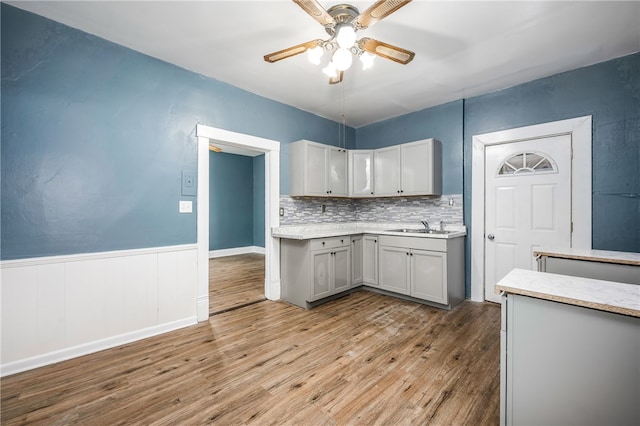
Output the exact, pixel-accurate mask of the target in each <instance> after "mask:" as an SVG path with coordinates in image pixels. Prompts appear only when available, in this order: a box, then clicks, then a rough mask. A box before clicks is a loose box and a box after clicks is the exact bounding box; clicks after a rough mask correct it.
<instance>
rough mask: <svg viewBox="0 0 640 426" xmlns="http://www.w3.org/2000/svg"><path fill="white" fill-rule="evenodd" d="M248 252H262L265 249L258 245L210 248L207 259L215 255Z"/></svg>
mask: <svg viewBox="0 0 640 426" xmlns="http://www.w3.org/2000/svg"><path fill="white" fill-rule="evenodd" d="M248 253H257V254H264V253H265V250H264V247H258V246H247V247H235V248H230V249H221V250H211V251H209V259H213V258H216V257H226V256H235V255H238V254H248Z"/></svg>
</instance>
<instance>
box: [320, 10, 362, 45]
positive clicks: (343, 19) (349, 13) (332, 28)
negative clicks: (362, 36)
mask: <svg viewBox="0 0 640 426" xmlns="http://www.w3.org/2000/svg"><path fill="white" fill-rule="evenodd" d="M327 13H328V14H329V15H331V17H332V18H333V19H334V21H336V23H335V25H327V26H325V30H326V31H327V34H329V35H330V36H331V37H333V36H334V35H335V34H336V27H337V26H338V25H340V24H350V23H351V22H352V21H353V20H354V19H356V18H357V17H358V15H360V12H359V11H358V8H357V7H355V6H352V5H350V4H337V5H335V6H332V7H330V8H329V9H328V10H327ZM353 29H354V30H356V31H357V28H355V26H354V28H353Z"/></svg>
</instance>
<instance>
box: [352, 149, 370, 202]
mask: <svg viewBox="0 0 640 426" xmlns="http://www.w3.org/2000/svg"><path fill="white" fill-rule="evenodd" d="M373 195H374V185H373V151H365V150H357V151H349V196H350V197H371V196H373Z"/></svg>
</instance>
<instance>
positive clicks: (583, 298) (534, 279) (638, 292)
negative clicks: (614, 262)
mask: <svg viewBox="0 0 640 426" xmlns="http://www.w3.org/2000/svg"><path fill="white" fill-rule="evenodd" d="M495 288H496V292H501V291H504V292H507V293H512V294H521V295H524V296H531V297H536V298H538V299H544V300H552V301H554V302H562V303H567V304H571V305H577V306H584V307H587V308H593V309H598V310H601V311H607V312H614V313H618V314H624V315H630V316H634V317H640V285H637V284H623V283H617V282H611V281H602V280H594V279H591V278H582V277H572V276H568V275H558V274H550V273H547V272H537V271H527V270H524V269H514V270H512V271H511V272H509V273H508V274H507V275H506V276H505V277H504V278H503V279H502V280H500V282H498V284H496V287H495Z"/></svg>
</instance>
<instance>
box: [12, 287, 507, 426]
mask: <svg viewBox="0 0 640 426" xmlns="http://www.w3.org/2000/svg"><path fill="white" fill-rule="evenodd" d="M499 340H500V307H499V306H498V305H494V304H490V303H486V304H478V303H472V302H464V303H463V304H461V305H460V306H458V307H457V308H456V309H454V310H453V311H443V310H439V309H436V308H432V307H428V306H424V305H420V304H416V303H413V302H409V301H404V300H400V299H395V298H391V297H388V296H383V295H379V294H376V293H372V292H368V291H360V292H357V293H354V294H352V295H350V296H346V297H343V298H340V299H338V300H335V301H332V302H329V303H327V304H324V305H321V306H319V307H317V308H315V309H312V310H308V311H306V310H302V309H300V308H297V307H294V306H291V305H289V304H286V303H283V302H272V301H262V302H258V303H253V304H250V305H247V306H244V307H240V308H238V309H234V310H230V311H226V312H223V313H218V314H216V315H213V316H212V317H211V318H210V319H209V321H208V322H204V323H200V324H198V325H195V326H192V327H188V328H185V329H182V330H178V331H175V332H171V333H166V334H164V335H161V336H156V337H153V338H149V339H145V340H142V341H139V342H135V343H132V344H128V345H123V346H120V347H117V348H113V349H109V350H105V351H101V352H98V353H95V354H91V355H87V356H84V357H80V358H76V359H73V360H70V361H65V362H62V363H59V364H56V365H51V366H47V367H42V368H39V369H36V370H32V371H28V372H24V373H19V374H15V375H12V376H9V377H5V378H3V379H2V381H1V394H2V403H1V419H2V424H6V425H16V424H46V425H62V424H64V425H66V424H91V425H103V424H109V425H117V424H144V425H147V424H151V425H165V424H167V425H168V424H172V425H174V424H175V425H177V424H181V425H198V424H219V425H239V424H252V425H254V424H255V425H375V424H379V425H409V424H411V425H415V424H433V425H442V424H455V425H462V424H469V425H483V424H498V420H499V346H500V341H499Z"/></svg>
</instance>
